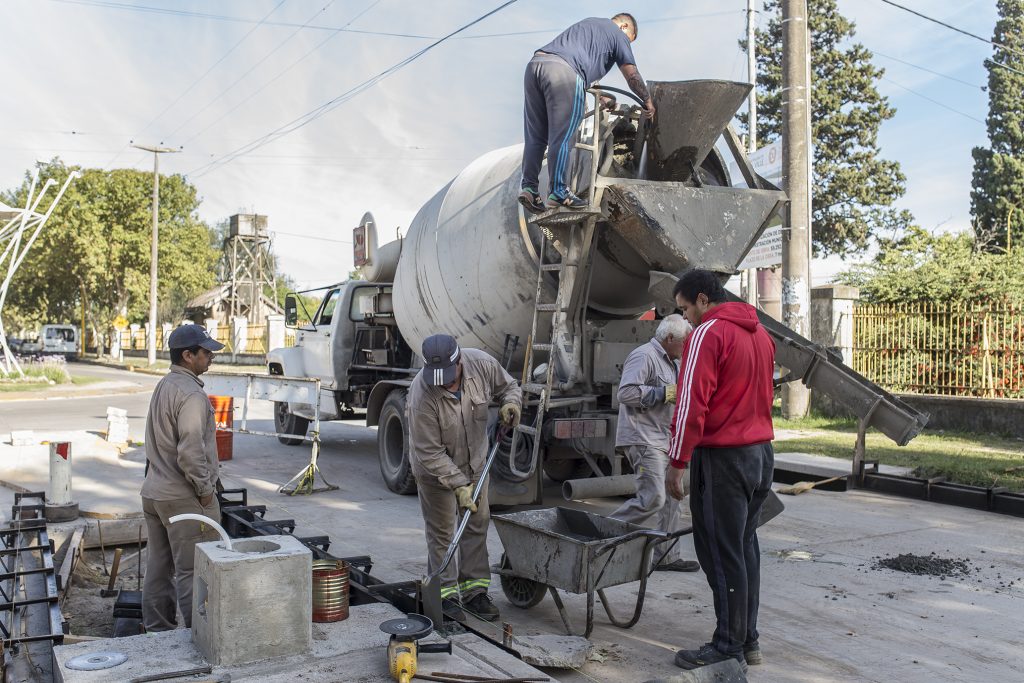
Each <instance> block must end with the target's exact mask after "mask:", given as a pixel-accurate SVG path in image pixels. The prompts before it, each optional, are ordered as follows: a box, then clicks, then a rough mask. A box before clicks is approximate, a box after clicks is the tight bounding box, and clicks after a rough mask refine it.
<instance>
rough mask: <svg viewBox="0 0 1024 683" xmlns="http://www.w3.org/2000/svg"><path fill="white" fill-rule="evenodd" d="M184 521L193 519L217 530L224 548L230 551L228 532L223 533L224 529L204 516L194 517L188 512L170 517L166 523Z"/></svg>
mask: <svg viewBox="0 0 1024 683" xmlns="http://www.w3.org/2000/svg"><path fill="white" fill-rule="evenodd" d="M186 519H194V520H195V521H197V522H202V523H204V524H209V525H210V526H212V527H213V528H214V529H216V530H217V533H218V534H220V537H221V540H223V541H224V547H225V548H227V549H228V550H232V547H231V537H230V536H228V532H226V531H224V527H222V526H221V525H220V524H217V522H215V521H213V520H212V519H210V518H209V517H207V516H206V515H196V514H193V513H191V512H189V513H186V514H184V515H174V516H173V517H171V518H170V519H168V520H167V521H168V522H170V523H171V524H174V523H175V522H181V521H184V520H186Z"/></svg>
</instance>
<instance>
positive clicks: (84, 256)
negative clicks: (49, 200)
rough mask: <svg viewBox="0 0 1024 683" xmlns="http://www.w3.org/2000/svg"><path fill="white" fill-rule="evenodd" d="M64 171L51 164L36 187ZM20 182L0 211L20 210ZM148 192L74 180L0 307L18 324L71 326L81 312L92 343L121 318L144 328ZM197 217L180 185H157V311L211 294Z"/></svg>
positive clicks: (138, 186) (133, 178)
mask: <svg viewBox="0 0 1024 683" xmlns="http://www.w3.org/2000/svg"><path fill="white" fill-rule="evenodd" d="M71 170H72V169H71V168H69V167H67V166H65V165H64V164H63V163H62V162H61V161H60V160H59V159H54V160H53V161H51V162H50V163H48V164H46V165H44V166H43V167H42V168H41V169H40V179H41V180H40V182H43V181H45V180H46V179H47V178H54V179H55V180H57V182H58V186H59V184H60V183H61V182H63V180H64V178H66V177H67V175H68V173H70V172H71ZM27 178H28V174H26V181H25V182H24V183H23V184H22V186H21V187H19V188H17V189H15V190H13V191H11V192H9V193H6V194H7V199H9V200H10V201H8V203H14V204H15V205H20V203H22V202H23V198H24V196H25V194H26V193H27V188H28V179H27ZM152 183H153V176H152V174H150V173H148V172H142V171H135V170H130V169H119V170H114V171H103V170H99V169H85V170H83V171H81V177H79V178H78V179H77V180H75V181H74V182H73V183H72V184H71V186H70V188H69V189H68V192H67V194H65V195H64V199H63V200H62V201H61V203H60V204H59V205H58V206H57V209H56V210H55V211H54V214H53V216H52V217H51V218H50V221H49V223H47V225H46V227H45V229H44V230H43V232H42V233H41V234H40V236H39V239H38V241H37V242H36V244H35V246H33V247H32V250H31V251H29V252H28V256H27V257H26V259H25V262H24V263H23V264H22V266H21V268H20V269H19V271H18V274H17V276H16V277H15V280H14V282H13V283H12V286H11V296H10V298H9V302H10V304H11V305H12V307H13V308H14V309H15V313H16V316H17V319H18V320H19V321H20V322H21V323H22V324H38V323H44V322H71V321H77V320H79V317H80V316H81V312H82V309H83V304H84V309H85V314H86V318H87V322H88V324H89V327H90V328H91V329H92V331H93V333H94V334H95V335H96V338H97V339H100V338H102V336H103V335H104V334H105V333H106V332H107V331H108V330H109V329H110V327H111V324H112V322H113V320H114V318H115V317H117V316H118V315H121V314H122V313H124V314H125V315H127V317H128V319H129V320H130V321H131V322H139V323H141V322H144V321H145V319H146V318H147V316H148V305H149V303H148V302H149V258H150V241H151V235H152V205H151V201H152ZM198 207H199V199H198V196H197V194H196V189H195V187H193V186H192V185H190V184H189V183H188V182H187V181H186V180H185V179H184V178H183V177H182V176H180V175H172V176H161V178H160V217H159V219H160V261H159V264H158V272H159V280H158V283H157V284H158V296H159V298H160V299H161V300H163V301H174V300H180V299H182V298H188V297H190V296H194V295H195V294H198V293H199V292H202V291H203V290H204V289H207V288H209V287H210V286H212V285H213V282H214V264H215V263H216V260H217V252H216V251H215V250H214V249H213V248H212V247H211V246H210V229H209V228H208V227H207V226H206V224H205V223H203V222H201V221H200V220H199V218H198V216H197V213H196V211H197V209H198ZM175 315H179V313H178V312H175ZM167 321H168V322H173V320H170V319H168V320H167ZM159 322H164V321H159Z"/></svg>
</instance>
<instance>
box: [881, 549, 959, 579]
mask: <svg viewBox="0 0 1024 683" xmlns="http://www.w3.org/2000/svg"><path fill="white" fill-rule="evenodd" d="M871 568H872V569H892V570H893V571H897V572H905V573H907V574H919V575H926V576H938V577H941V578H946V577H947V576H969V575H970V574H971V572H973V571H977V568H975V567H972V566H971V560H970V559H968V558H966V557H965V558H963V559H957V558H952V557H939V556H938V555H936V554H935V553H931V554H929V555H914V554H912V553H903V554H902V555H896V556H895V557H877V558H875V563H874V565H872V567H871Z"/></svg>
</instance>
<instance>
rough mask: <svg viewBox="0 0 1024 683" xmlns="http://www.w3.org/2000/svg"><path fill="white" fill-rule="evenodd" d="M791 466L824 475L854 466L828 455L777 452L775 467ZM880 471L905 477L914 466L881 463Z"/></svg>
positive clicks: (843, 473)
mask: <svg viewBox="0 0 1024 683" xmlns="http://www.w3.org/2000/svg"><path fill="white" fill-rule="evenodd" d="M784 466H791V467H793V468H794V469H798V470H799V471H801V472H808V473H811V474H816V475H818V476H822V477H835V476H845V475H848V474H850V472H851V471H852V470H851V469H850V468H851V467H852V466H851V464H850V461H849V460H843V459H842V458H832V457H829V456H827V455H815V454H814V453H776V454H775V467H777V468H778V467H784ZM878 471H879V472H881V473H882V474H893V475H896V476H899V477H905V476H907V475H909V474H910V473H911V471H913V468H912V467H897V466H896V465H879V466H878Z"/></svg>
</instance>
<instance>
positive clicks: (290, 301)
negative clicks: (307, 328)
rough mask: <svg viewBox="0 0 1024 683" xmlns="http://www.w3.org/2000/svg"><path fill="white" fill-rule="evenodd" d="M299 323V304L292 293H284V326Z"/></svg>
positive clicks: (293, 325) (294, 325)
mask: <svg viewBox="0 0 1024 683" xmlns="http://www.w3.org/2000/svg"><path fill="white" fill-rule="evenodd" d="M298 323H299V304H298V301H297V299H296V298H295V295H294V294H291V293H289V294H286V295H285V297H284V324H285V327H291V328H294V327H296V326H298Z"/></svg>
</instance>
